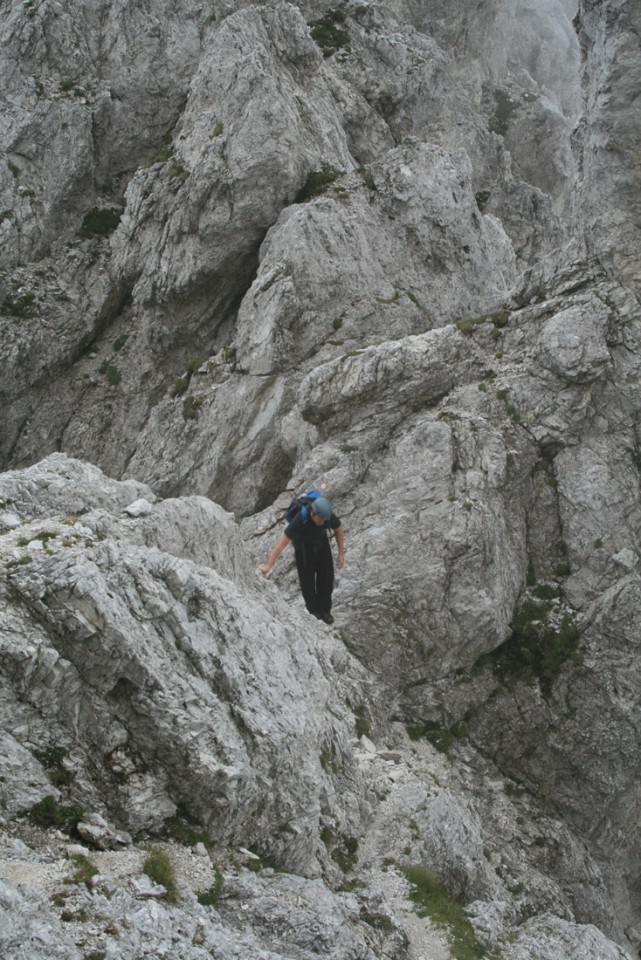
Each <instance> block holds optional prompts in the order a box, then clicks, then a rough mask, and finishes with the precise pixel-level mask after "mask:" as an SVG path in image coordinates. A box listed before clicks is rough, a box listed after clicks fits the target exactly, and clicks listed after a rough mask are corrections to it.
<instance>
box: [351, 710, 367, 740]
mask: <svg viewBox="0 0 641 960" xmlns="http://www.w3.org/2000/svg"><path fill="white" fill-rule="evenodd" d="M354 716H355V718H356V723H355V728H356V736H357V737H369V735H370V726H369V721H368V720H367V717H366V715H365V707H363V706H360V707H356V709H355V710H354Z"/></svg>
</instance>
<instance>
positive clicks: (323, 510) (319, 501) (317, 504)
mask: <svg viewBox="0 0 641 960" xmlns="http://www.w3.org/2000/svg"><path fill="white" fill-rule="evenodd" d="M310 506H311V508H312V511H313V512H314V513H315V514H316V516H317V517H321V519H322V520H329V518H330V517H331V515H332V505H331V503H330V502H329V500H328V499H327V497H317V498H316V500H314V501H313V503H311V504H310Z"/></svg>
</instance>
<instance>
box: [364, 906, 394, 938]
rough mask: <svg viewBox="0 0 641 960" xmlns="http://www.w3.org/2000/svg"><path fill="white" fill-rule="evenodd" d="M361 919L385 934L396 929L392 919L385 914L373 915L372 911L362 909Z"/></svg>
mask: <svg viewBox="0 0 641 960" xmlns="http://www.w3.org/2000/svg"><path fill="white" fill-rule="evenodd" d="M360 918H361V920H362V921H363V922H364V923H368V924H369V925H370V927H374V929H375V930H382V931H383V932H384V933H391V932H392V930H393V929H394V923H393V921H392V918H391V917H388V916H387V914H385V913H373V912H371V911H370V910H365V909H364V908H363V909H361V912H360Z"/></svg>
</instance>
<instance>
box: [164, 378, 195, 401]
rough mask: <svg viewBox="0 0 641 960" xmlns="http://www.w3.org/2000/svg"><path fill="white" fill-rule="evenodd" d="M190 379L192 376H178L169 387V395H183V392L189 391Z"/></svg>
mask: <svg viewBox="0 0 641 960" xmlns="http://www.w3.org/2000/svg"><path fill="white" fill-rule="evenodd" d="M190 380H191V377H178V379H177V380H174V382H173V384H172V385H171V387H170V388H169V396H170V397H181V396H182V395H183V393H187V390H188V389H189V381H190Z"/></svg>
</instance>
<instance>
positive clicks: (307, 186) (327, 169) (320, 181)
mask: <svg viewBox="0 0 641 960" xmlns="http://www.w3.org/2000/svg"><path fill="white" fill-rule="evenodd" d="M342 173H343V171H342V170H337V169H336V167H333V166H332V165H331V163H328V162H327V161H326V160H323V162H322V164H321V168H320V170H312V171H311V173H309V174H308V176H307V180H306V181H305V183H304V184H303V186H302V187H301V188H300V190H299V191H298V193H297V194H296V196H295V197H294V203H306V202H307V201H308V200H313V199H314V197H319V196H321V195H322V194H323V193H326V192H327V190H328V189H329V188H330V187H331V185H332V184H333V183H334V181H335V180H337V178H338V177H340V176H342Z"/></svg>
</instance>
